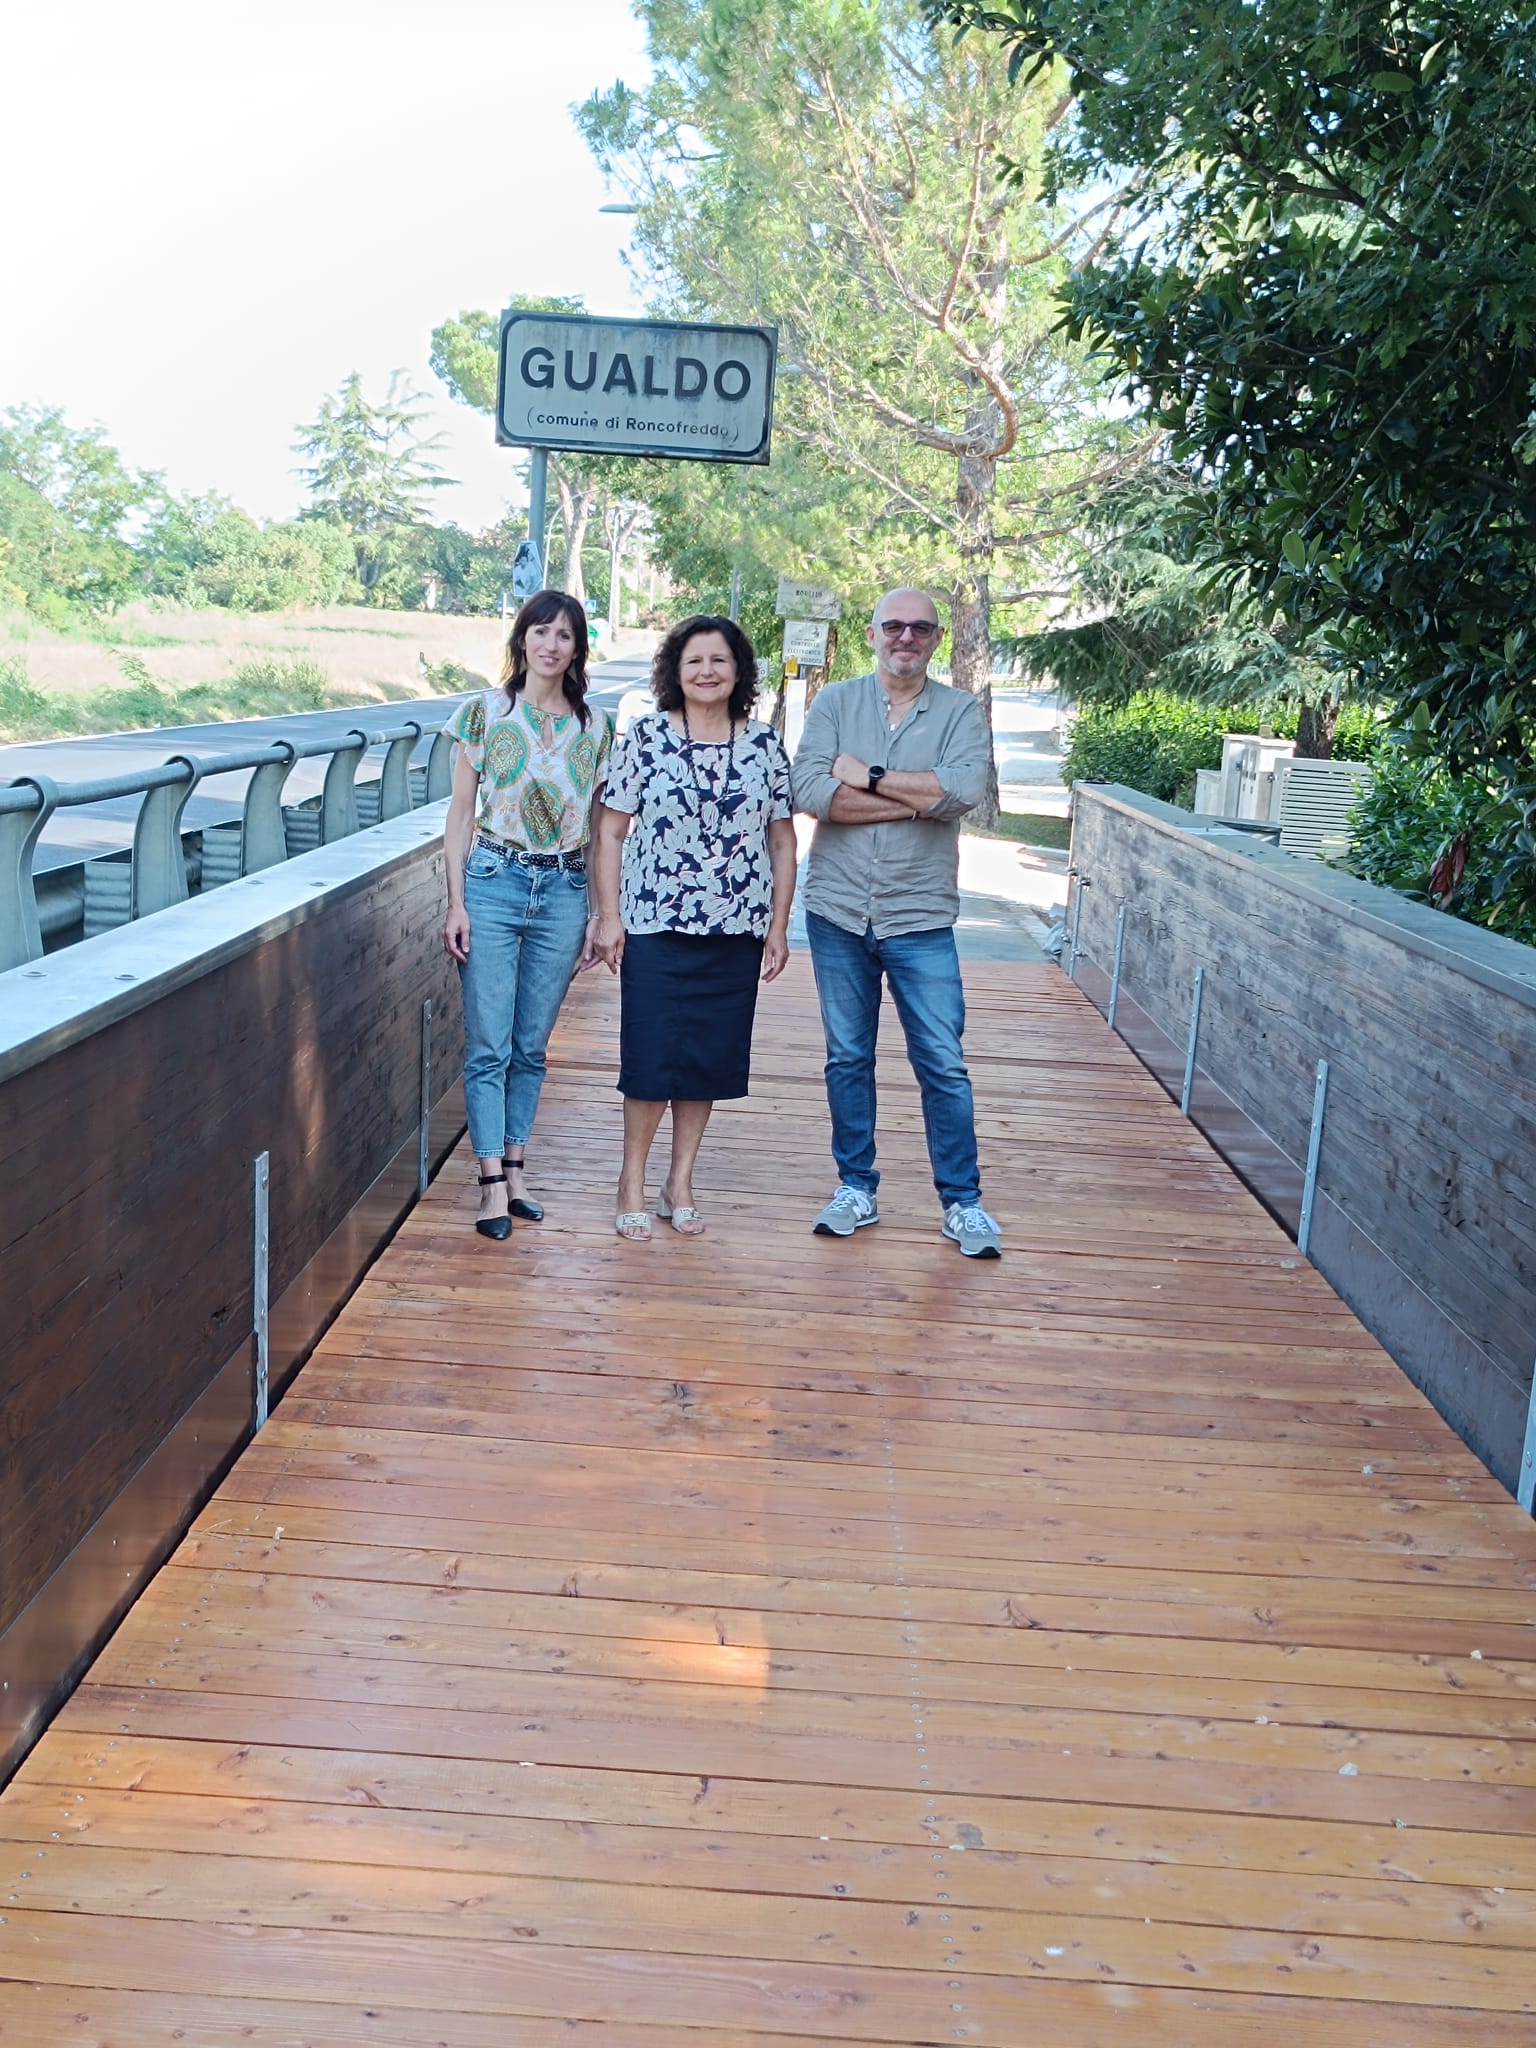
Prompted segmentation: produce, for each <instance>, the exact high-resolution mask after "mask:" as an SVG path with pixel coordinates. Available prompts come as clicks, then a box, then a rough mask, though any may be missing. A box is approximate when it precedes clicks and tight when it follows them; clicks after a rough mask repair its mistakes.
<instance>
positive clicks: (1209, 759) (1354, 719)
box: [1062, 690, 1385, 803]
mask: <svg viewBox="0 0 1536 2048" xmlns="http://www.w3.org/2000/svg"><path fill="white" fill-rule="evenodd" d="M1296 717H1297V714H1296V712H1295V710H1294V709H1291V710H1289V711H1287V710H1285V709H1274V708H1272V707H1267V706H1266V707H1260V706H1258V705H1255V704H1232V705H1228V706H1227V707H1226V708H1225V709H1220V708H1216V707H1213V706H1211V705H1209V704H1197V703H1194V702H1192V701H1191V699H1189V698H1188V697H1176V696H1174V695H1172V694H1171V693H1170V692H1168V691H1164V690H1139V691H1137V693H1136V694H1135V696H1133V697H1131V698H1129V699H1128V700H1127V702H1126V703H1124V704H1117V705H1100V704H1087V705H1084V706H1083V708H1082V709H1081V710H1080V711H1079V712H1078V714H1077V717H1076V719H1075V721H1074V723H1073V726H1072V738H1071V743H1070V746H1069V747H1068V750H1067V756H1066V760H1065V762H1064V764H1063V768H1062V773H1063V775H1064V777H1065V778H1066V780H1067V781H1069V782H1077V781H1086V780H1088V779H1089V778H1090V777H1092V778H1102V779H1103V780H1104V781H1106V782H1123V783H1125V784H1126V785H1127V786H1128V787H1129V788H1131V789H1139V790H1143V791H1145V793H1146V794H1147V795H1148V796H1155V797H1160V798H1161V799H1162V800H1163V802H1164V803H1187V802H1188V801H1189V799H1190V798H1191V797H1192V796H1193V794H1194V786H1195V770H1196V769H1197V768H1219V767H1220V766H1221V742H1222V737H1223V735H1224V734H1226V733H1229V732H1257V731H1258V730H1259V728H1260V722H1261V720H1263V719H1268V720H1269V721H1270V729H1271V730H1272V731H1274V732H1276V733H1277V734H1279V736H1280V737H1281V738H1282V739H1289V738H1291V737H1293V736H1294V734H1295V731H1296ZM1384 734H1385V728H1384V727H1383V726H1382V724H1381V722H1380V720H1379V719H1378V718H1377V716H1376V714H1375V712H1374V711H1372V710H1371V709H1370V708H1369V707H1368V706H1366V705H1363V704H1346V705H1345V706H1344V708H1343V709H1342V710H1341V712H1340V713H1339V723H1338V728H1337V730H1336V732H1335V735H1334V755H1335V757H1336V758H1337V759H1339V760H1341V761H1368V760H1370V759H1372V758H1373V756H1374V755H1375V752H1376V749H1377V748H1378V746H1380V744H1381V742H1382V739H1383V737H1384Z"/></svg>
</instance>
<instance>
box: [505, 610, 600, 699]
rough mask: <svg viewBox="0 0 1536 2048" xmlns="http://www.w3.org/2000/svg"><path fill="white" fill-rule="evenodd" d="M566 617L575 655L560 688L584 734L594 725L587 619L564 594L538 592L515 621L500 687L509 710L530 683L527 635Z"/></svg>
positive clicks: (509, 636)
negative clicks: (574, 646) (588, 666)
mask: <svg viewBox="0 0 1536 2048" xmlns="http://www.w3.org/2000/svg"><path fill="white" fill-rule="evenodd" d="M562 614H563V615H564V617H565V619H566V621H567V623H568V624H569V626H570V629H571V633H572V635H573V637H574V638H575V641H576V652H575V653H574V654H573V655H572V656H571V665H570V667H569V668H568V669H567V670H566V672H565V679H564V681H563V682H562V683H561V685H560V687H561V689H562V690H564V692H565V701H566V703H567V704H569V705H570V707H571V709H572V710H573V711H574V712H575V714H576V718H577V722H578V723H579V724H580V726H581V729H582V731H583V732H585V731H586V729H587V727H588V726H589V725H590V724H591V722H592V713H591V710H590V709H589V707H588V704H587V646H588V642H587V615H586V613H585V611H583V609H582V607H581V606H580V605H579V604H578V603H577V601H576V599H575V598H574V597H571V596H569V595H568V594H567V593H566V592H565V591H563V590H536V591H535V592H534V593H533V595H532V597H530V598H529V599H528V601H527V603H526V604H525V605H524V606H523V608H522V610H521V611H520V612H519V613H518V615H517V617H516V618H515V619H514V620H513V621H512V631H511V632H510V633H509V634H508V635H507V651H506V654H505V656H504V657H503V659H502V664H501V675H500V678H499V681H500V683H501V687H502V688H503V689H504V690H505V691H506V693H507V708H508V709H509V710H510V709H511V706H512V700H513V699H514V698H515V697H516V695H517V693H518V691H519V690H520V689H521V688H522V687H523V685H524V683H526V682H527V680H528V632H529V628H530V627H533V626H547V625H548V624H549V622H550V620H551V619H558V618H560V617H561V616H562Z"/></svg>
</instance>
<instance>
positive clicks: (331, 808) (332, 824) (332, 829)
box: [320, 726, 368, 846]
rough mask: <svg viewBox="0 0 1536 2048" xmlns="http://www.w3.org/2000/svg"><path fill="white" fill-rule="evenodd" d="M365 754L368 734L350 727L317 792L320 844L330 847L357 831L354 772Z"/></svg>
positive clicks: (333, 756) (355, 772)
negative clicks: (318, 795)
mask: <svg viewBox="0 0 1536 2048" xmlns="http://www.w3.org/2000/svg"><path fill="white" fill-rule="evenodd" d="M367 751H368V735H367V733H365V732H363V731H361V730H359V728H358V727H357V726H354V727H353V728H352V730H351V731H350V732H349V733H348V734H347V736H346V738H345V739H344V740H342V741H340V742H339V743H338V745H337V748H336V751H335V753H334V754H332V756H331V760H330V766H329V767H328V768H327V769H326V771H325V782H324V785H323V786H322V788H321V791H320V844H321V845H322V846H334V845H335V844H336V842H337V840H338V839H349V838H350V837H351V836H352V834H353V833H354V832H356V831H357V830H359V820H358V815H357V771H358V769H359V768H360V767H361V766H362V762H363V755H364V754H365V753H366V752H367Z"/></svg>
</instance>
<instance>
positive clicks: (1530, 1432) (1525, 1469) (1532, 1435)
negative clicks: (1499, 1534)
mask: <svg viewBox="0 0 1536 2048" xmlns="http://www.w3.org/2000/svg"><path fill="white" fill-rule="evenodd" d="M1515 1497H1516V1499H1517V1500H1518V1501H1519V1503H1520V1505H1521V1507H1523V1508H1524V1509H1525V1512H1526V1513H1527V1514H1530V1513H1532V1512H1533V1510H1536V1366H1532V1368H1531V1405H1530V1407H1529V1409H1528V1410H1527V1412H1526V1417H1525V1449H1524V1451H1523V1452H1522V1453H1521V1456H1520V1479H1519V1483H1518V1486H1517V1489H1516V1496H1515Z"/></svg>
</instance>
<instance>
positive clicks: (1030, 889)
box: [789, 819, 1067, 965]
mask: <svg viewBox="0 0 1536 2048" xmlns="http://www.w3.org/2000/svg"><path fill="white" fill-rule="evenodd" d="M797 836H798V838H799V840H800V852H801V862H800V885H801V890H803V888H804V883H805V858H804V856H805V849H806V847H807V846H808V845H809V843H810V821H809V819H801V820H797ZM1066 897H1067V857H1066V855H1065V854H1047V853H1035V852H1033V851H1032V850H1031V849H1029V848H1027V847H1021V846H1019V845H1018V844H1017V842H1015V841H1013V840H1008V839H983V838H981V837H980V836H979V835H978V834H975V833H970V832H962V833H961V835H960V917H959V921H958V923H957V924H956V926H955V944H956V946H957V947H958V949H959V953H960V958H961V959H962V960H995V961H1012V962H1015V963H1028V964H1031V965H1039V964H1040V963H1041V962H1042V961H1044V959H1045V958H1046V956H1045V954H1044V953H1043V952H1042V951H1041V950H1040V940H1041V938H1042V937H1043V936H1044V932H1045V926H1046V924H1047V923H1048V922H1049V918H1050V913H1051V910H1052V909H1053V908H1055V907H1057V906H1059V905H1061V904H1064V903H1065V902H1066ZM789 942H790V944H791V946H793V947H794V948H795V949H796V951H803V950H804V949H805V944H806V938H805V912H804V908H803V898H802V894H801V893H800V891H798V890H797V892H796V896H795V908H794V913H793V915H792V917H791V918H790V925H789Z"/></svg>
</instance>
